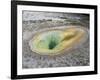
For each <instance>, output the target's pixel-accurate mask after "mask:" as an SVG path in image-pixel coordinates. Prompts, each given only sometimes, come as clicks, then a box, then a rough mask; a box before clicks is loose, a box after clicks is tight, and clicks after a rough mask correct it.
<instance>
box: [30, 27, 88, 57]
mask: <svg viewBox="0 0 100 80" xmlns="http://www.w3.org/2000/svg"><path fill="white" fill-rule="evenodd" d="M87 35H88V32H87V29H85V28H83V27H77V26H69V27H66V26H65V27H56V28H50V29H45V30H42V31H37V33H35V35H34V36H33V38H32V39H31V40H30V41H29V46H30V49H31V50H32V51H33V52H36V53H38V54H41V55H52V56H54V55H58V54H61V53H63V52H66V53H67V51H68V50H69V49H71V48H73V47H75V46H77V45H78V44H82V42H84V41H85V40H86V38H87Z"/></svg>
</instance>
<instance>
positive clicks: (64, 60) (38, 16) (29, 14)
mask: <svg viewBox="0 0 100 80" xmlns="http://www.w3.org/2000/svg"><path fill="white" fill-rule="evenodd" d="M22 24H23V25H22V32H23V33H22V34H23V38H22V67H23V68H48V67H69V66H88V65H89V38H88V39H87V40H86V42H85V43H84V44H81V45H80V46H79V47H77V48H75V49H72V50H70V51H68V52H64V53H63V54H62V55H58V56H46V55H44V56H43V55H39V54H37V53H35V52H32V51H31V49H30V47H29V41H30V39H31V38H32V37H33V34H34V32H36V31H38V30H41V29H45V28H51V27H59V26H68V25H75V26H77V25H78V26H84V27H85V28H87V30H88V31H89V15H86V14H70V13H52V12H34V11H23V21H22Z"/></svg>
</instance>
